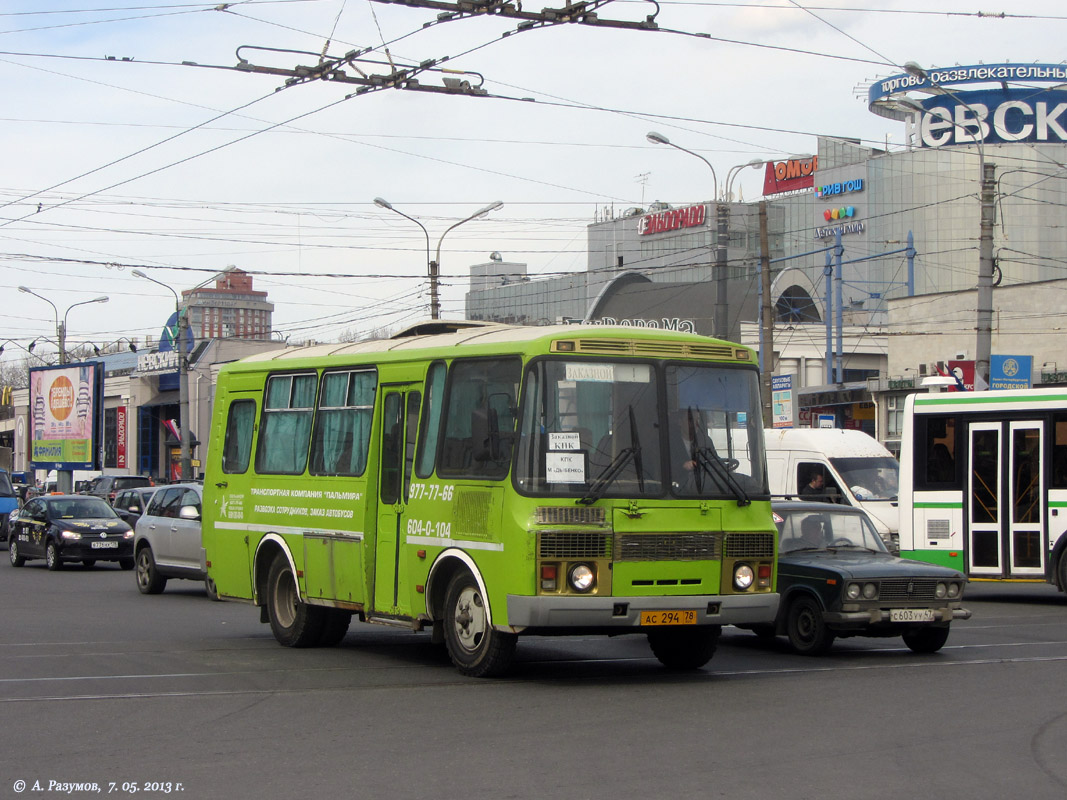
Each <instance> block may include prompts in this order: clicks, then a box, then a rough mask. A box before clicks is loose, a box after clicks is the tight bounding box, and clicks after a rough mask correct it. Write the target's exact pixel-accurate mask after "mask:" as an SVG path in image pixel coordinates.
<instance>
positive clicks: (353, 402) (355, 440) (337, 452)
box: [310, 370, 378, 475]
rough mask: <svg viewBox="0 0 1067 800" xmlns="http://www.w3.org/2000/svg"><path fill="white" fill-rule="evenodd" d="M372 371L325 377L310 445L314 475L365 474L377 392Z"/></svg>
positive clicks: (329, 373)
mask: <svg viewBox="0 0 1067 800" xmlns="http://www.w3.org/2000/svg"><path fill="white" fill-rule="evenodd" d="M377 383H378V381H377V376H376V374H375V373H374V371H373V370H363V371H360V372H328V373H326V374H325V375H323V376H322V392H321V393H320V395H319V412H318V414H317V416H316V418H315V437H314V440H313V442H312V445H311V469H310V472H311V474H312V475H362V474H363V471H364V470H365V469H366V468H367V449H368V446H369V445H370V429H371V419H372V417H373V416H374V391H375V389H376V388H377Z"/></svg>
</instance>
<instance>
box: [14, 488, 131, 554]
mask: <svg viewBox="0 0 1067 800" xmlns="http://www.w3.org/2000/svg"><path fill="white" fill-rule="evenodd" d="M7 549H8V557H9V558H10V559H11V566H13V567H21V566H22V565H23V564H25V563H26V562H27V561H28V560H30V559H34V558H43V559H44V560H45V563H46V564H47V565H48V569H50V570H57V569H59V568H60V567H62V566H63V563H64V562H68V561H80V562H81V563H82V564H84V565H85V566H87V567H91V566H93V564H95V563H96V562H97V561H118V562H119V566H120V567H122V568H123V569H133V529H132V528H131V527H130V526H129V525H127V524H126V523H125V522H123V521H122V520H121V519H119V517H118V515H117V514H116V513H115V510H114V509H113V508H112V507H111V506H110V505H109V504H108V502H107V501H106V500H101V499H100V498H99V497H88V496H86V495H47V496H44V497H35V498H33V499H32V500H30V501H29V502H27V503H26V505H25V506H23V507H22V510H21V511H19V515H18V518H17V519H16V520H15V522H14V524H13V525H12V530H11V531H10V532H9V534H8V539H7Z"/></svg>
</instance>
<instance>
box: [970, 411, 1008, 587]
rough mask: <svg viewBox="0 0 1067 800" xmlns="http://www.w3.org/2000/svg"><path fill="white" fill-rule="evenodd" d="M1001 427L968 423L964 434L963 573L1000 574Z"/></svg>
mask: <svg viewBox="0 0 1067 800" xmlns="http://www.w3.org/2000/svg"><path fill="white" fill-rule="evenodd" d="M1000 434H1001V426H1000V423H999V422H972V423H971V424H970V425H969V426H968V430H967V437H968V447H967V459H968V469H967V494H966V495H964V502H965V503H967V504H968V508H967V511H966V517H967V523H968V525H967V574H968V575H975V576H978V577H981V576H983V575H988V576H997V575H1002V574H1003V569H1004V568H1003V561H1002V559H1001V555H1002V549H1003V548H1002V547H1001V536H1000V524H1001V516H1002V514H1001V495H1002V494H1003V491H1002V487H1001V458H1000V456H1001V441H1000Z"/></svg>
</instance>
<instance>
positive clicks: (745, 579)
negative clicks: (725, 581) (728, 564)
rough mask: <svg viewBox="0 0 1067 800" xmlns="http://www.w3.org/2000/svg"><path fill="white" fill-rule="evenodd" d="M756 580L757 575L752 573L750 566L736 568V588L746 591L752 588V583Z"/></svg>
mask: <svg viewBox="0 0 1067 800" xmlns="http://www.w3.org/2000/svg"><path fill="white" fill-rule="evenodd" d="M755 579H756V574H755V573H754V572H753V571H752V567H750V566H749V565H748V564H738V565H737V566H736V567H734V588H735V589H739V590H740V591H742V592H743V591H745V590H746V589H748V588H749V587H750V586H752V581H754V580H755Z"/></svg>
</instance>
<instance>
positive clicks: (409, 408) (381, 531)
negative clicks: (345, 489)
mask: <svg viewBox="0 0 1067 800" xmlns="http://www.w3.org/2000/svg"><path fill="white" fill-rule="evenodd" d="M382 388H383V390H384V395H385V396H384V400H383V401H382V428H381V431H380V433H379V436H380V443H381V458H380V459H379V465H378V470H379V475H378V520H377V523H378V524H377V536H376V537H375V545H374V604H373V607H374V610H375V611H377V612H380V613H383V614H395V613H397V596H398V592H399V588H400V587H399V585H398V584H399V568H400V541H401V537H402V531H401V527H402V526H403V525H404V524H405V522H406V519H405V517H406V514H405V509H406V505H407V501H408V488H409V486H410V485H411V469H412V465H413V464H414V460H415V433H416V431H417V430H418V427H419V404H420V402H421V393H420V389H421V387H419V386H417V385H416V384H411V385H408V386H401V385H389V386H383V387H382Z"/></svg>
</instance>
